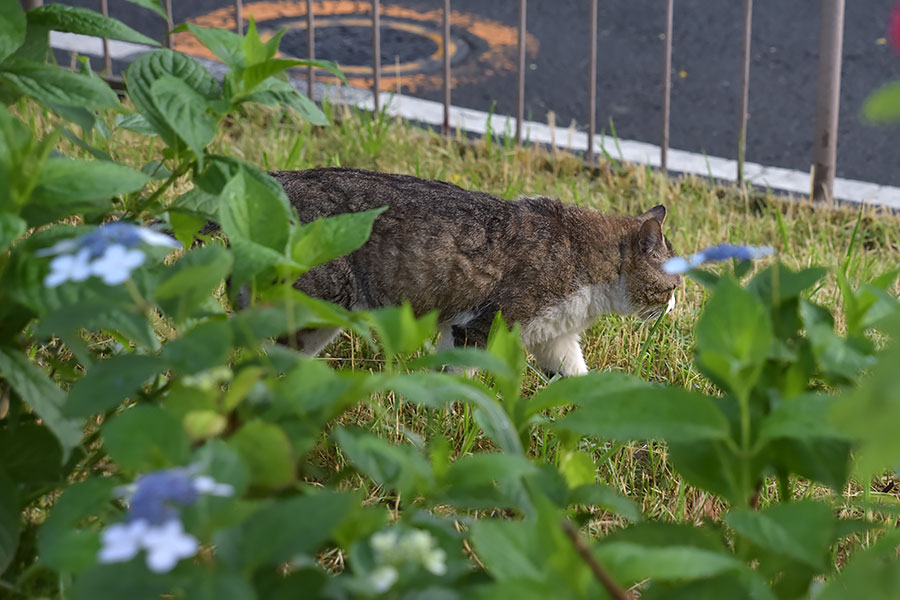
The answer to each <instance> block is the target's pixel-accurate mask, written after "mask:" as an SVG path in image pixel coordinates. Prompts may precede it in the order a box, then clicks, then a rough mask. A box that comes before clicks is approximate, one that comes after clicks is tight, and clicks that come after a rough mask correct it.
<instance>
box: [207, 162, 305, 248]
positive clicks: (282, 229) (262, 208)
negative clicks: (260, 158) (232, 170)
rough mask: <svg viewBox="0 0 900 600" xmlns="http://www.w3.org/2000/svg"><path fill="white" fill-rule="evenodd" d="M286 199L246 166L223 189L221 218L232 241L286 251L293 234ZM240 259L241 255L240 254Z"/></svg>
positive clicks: (220, 207)
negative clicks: (289, 236)
mask: <svg viewBox="0 0 900 600" xmlns="http://www.w3.org/2000/svg"><path fill="white" fill-rule="evenodd" d="M290 216H291V215H290V211H289V210H288V206H287V204H286V202H285V199H284V198H282V197H280V196H278V195H276V194H273V193H272V191H271V188H269V187H267V186H265V185H262V184H261V183H259V182H258V181H257V180H256V178H254V177H252V176H249V174H248V173H246V172H245V171H244V170H243V169H241V170H239V171H238V173H237V174H236V175H235V176H234V177H233V178H232V179H231V181H229V182H228V184H227V185H226V186H225V188H224V189H223V190H222V195H221V204H220V205H219V221H220V223H221V225H222V230H223V231H224V232H225V234H226V235H227V236H228V238H229V240H231V241H232V243H233V242H234V241H235V240H237V239H240V240H243V241H249V242H253V243H256V244H258V245H261V246H264V247H267V248H270V249H272V250H275V251H276V252H278V253H282V252H284V249H285V244H286V243H287V240H288V235H289V233H290V229H289V219H290ZM236 257H237V259H238V262H240V261H241V256H240V254H236Z"/></svg>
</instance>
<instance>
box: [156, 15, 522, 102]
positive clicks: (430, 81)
mask: <svg viewBox="0 0 900 600" xmlns="http://www.w3.org/2000/svg"><path fill="white" fill-rule="evenodd" d="M371 9H372V5H371V2H368V1H355V0H321V1H320V2H314V3H313V14H314V15H315V20H316V28H317V35H318V36H321V35H323V31H322V29H325V28H327V27H329V26H335V25H349V26H358V27H363V26H364V27H369V26H371V20H370V19H369V18H368V17H367V16H366V15H370V14H371ZM243 10H244V15H246V16H247V17H249V16H252V17H253V18H254V20H255V21H256V23H257V26H258V27H260V29H261V30H262V29H264V28H265V23H266V22H268V21H275V20H279V19H291V18H296V17H305V16H306V3H305V2H296V3H295V2H273V1H266V0H263V1H260V2H250V3H247V4H245V5H244V9H243ZM381 14H382V17H383V21H382V27H383V28H393V29H398V30H401V31H406V32H408V33H412V34H414V35H420V36H422V37H425V38H427V39H429V40H431V41H432V42H434V43H435V44H437V47H438V49H437V51H436V52H434V53H432V54H431V55H430V56H428V57H423V58H422V59H420V60H415V61H409V62H405V63H400V65H399V69H398V68H397V67H396V65H387V67H386V69H385V71H384V72H383V74H382V78H381V89H382V90H386V91H387V90H390V91H392V90H395V89H397V88H398V87H403V88H406V89H407V90H408V91H414V90H437V89H440V88H441V86H442V85H443V81H442V78H441V74H440V72H439V70H437V69H436V70H435V72H434V73H427V72H422V69H424V68H426V66H427V65H428V64H429V63H432V62H433V61H440V60H441V59H442V57H443V55H442V52H443V40H442V37H441V34H440V33H439V32H440V26H441V25H440V24H441V20H442V18H443V15H442V13H441V11H440V10H428V11H421V10H417V9H414V8H409V7H405V6H398V5H396V4H391V5H387V6H383V7H382V10H381ZM410 21H413V22H410ZM188 22H190V23H193V24H195V25H199V26H201V27H220V28H223V29H231V30H234V29H235V12H234V7H233V6H226V7H222V8H219V9H216V10H213V11H211V12H209V13H206V14H204V15H200V16H197V17H193V18H190V19H188ZM450 23H451V25H452V27H453V29H456V30H458V31H459V30H462V31H464V32H466V34H467V35H470V36H472V37H474V38H477V41H478V45H480V46H482V47H483V48H484V49H483V50H482V51H481V52H480V53H478V54H473V55H471V56H469V57H467V59H466V60H465V61H464V62H463V63H462V64H460V65H454V66H453V71H452V73H453V77H452V80H451V83H452V84H453V85H454V86H455V85H462V84H471V83H477V82H478V81H481V80H483V79H486V78H487V77H490V76H494V75H498V74H504V73H509V74H512V73H514V72H515V70H516V68H517V67H516V65H517V62H516V61H517V59H516V44H517V33H516V28H515V27H510V26H507V25H504V24H503V23H500V22H498V21H493V20H491V19H485V18H483V17H480V16H478V15H473V14H471V13H463V12H459V11H451V13H450ZM420 24H421V25H420ZM425 24H429V25H431V26H432V27H431V28H429V27H427V26H425ZM283 26H288V27H290V28H292V29H305V28H306V23H305V22H301V21H295V22H289V23H281V24H279V28H280V27H283ZM320 28H322V29H320ZM271 35H272V34H270V33H263V32H262V31H261V36H263V37H271ZM172 42H173V46H174V48H175V49H176V50H180V51H181V52H185V53H187V54H191V55H194V56H202V57H204V58H211V59H215V56H214V55H213V54H212V52H210V51H209V50H208V49H207V48H206V47H205V46H203V45H202V44H201V43H200V42H199V41H198V40H197V39H196V38H195V37H194V36H193V35H192V34H191V33H189V32H181V33H176V34H174V35H173V36H172ZM525 43H526V49H527V51H528V54H529V55H531V56H532V57H534V56H536V55H537V52H538V41H537V39H536V38H534V36H532V35H530V34H529V35H527V36H526V42H525ZM457 51H458V47H457V44H456V42H455V41H454V40H452V39H451V40H450V56H451V59H452V57H453V56H454V55H455V54H456V53H457ZM317 58H330V57H327V56H320V57H317ZM341 69H342V70H343V71H344V74H345V75H346V76H347V79H348V81H350V83H351V84H352V85H353V86H355V87H362V88H366V87H371V85H372V81H371V72H372V68H371V65H341ZM323 79H325V80H331V81H336V80H335V79H332V78H328V77H325V76H323Z"/></svg>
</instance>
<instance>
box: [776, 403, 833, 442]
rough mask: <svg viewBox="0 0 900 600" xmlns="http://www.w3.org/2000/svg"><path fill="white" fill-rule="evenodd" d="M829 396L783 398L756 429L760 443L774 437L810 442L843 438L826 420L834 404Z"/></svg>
mask: <svg viewBox="0 0 900 600" xmlns="http://www.w3.org/2000/svg"><path fill="white" fill-rule="evenodd" d="M835 400H836V399H835V398H834V397H833V396H825V395H822V394H804V395H802V396H795V397H794V398H791V399H789V400H784V401H783V402H782V403H781V405H780V406H778V407H777V408H776V409H775V410H773V411H772V412H771V413H770V414H769V415H768V416H767V417H766V418H765V420H764V421H763V423H762V426H761V427H760V431H759V440H760V443H763V442H767V441H769V440H773V439H778V438H789V439H795V440H803V441H811V440H819V439H823V438H824V439H836V440H842V439H846V436H845V434H843V433H842V432H841V431H840V430H839V429H838V428H837V427H835V426H834V425H833V424H832V423H830V422H829V420H828V414H829V412H830V411H831V410H832V409H833V407H834V405H835Z"/></svg>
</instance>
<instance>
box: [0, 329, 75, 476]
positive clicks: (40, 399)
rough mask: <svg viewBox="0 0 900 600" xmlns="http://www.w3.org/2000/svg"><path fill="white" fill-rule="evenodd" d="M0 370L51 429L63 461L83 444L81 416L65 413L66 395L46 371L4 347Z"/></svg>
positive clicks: (16, 352)
mask: <svg viewBox="0 0 900 600" xmlns="http://www.w3.org/2000/svg"><path fill="white" fill-rule="evenodd" d="M0 373H2V375H3V378H4V379H6V381H7V382H8V383H9V385H10V386H12V389H13V390H15V392H16V393H17V394H18V395H19V397H20V398H22V400H24V401H25V403H26V404H28V405H29V406H30V407H31V408H32V410H34V412H35V413H37V415H38V416H39V417H40V418H41V420H42V421H43V423H44V425H46V426H47V427H49V428H50V431H52V432H53V435H55V436H56V439H58V440H59V444H60V446H61V447H62V450H63V456H62V458H63V461H65V460H68V457H69V453H70V452H71V451H72V449H73V448H75V447H76V446H78V444H80V443H81V437H82V435H83V431H82V422H81V420H80V419H69V418H66V417H64V416H63V414H62V410H61V409H62V405H63V401H64V399H65V394H64V393H63V391H62V390H61V389H59V387H58V386H57V385H56V384H55V383H54V382H53V381H52V380H51V379H50V378H49V377H47V376H46V375H45V374H44V372H43V371H42V370H41V369H40V368H38V367H37V366H36V365H34V364H33V363H32V362H31V361H30V360H28V358H27V357H26V356H25V355H24V354H22V353H21V352H19V351H18V350H16V349H14V348H9V347H2V346H0Z"/></svg>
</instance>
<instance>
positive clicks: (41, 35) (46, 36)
mask: <svg viewBox="0 0 900 600" xmlns="http://www.w3.org/2000/svg"><path fill="white" fill-rule="evenodd" d="M49 52H50V28H49V27H44V26H42V25H35V24H34V23H28V25H27V26H26V27H25V42H24V43H23V44H22V45H21V46H19V47H18V48H17V49H16V51H15V52H13V53H12V54H11V55H10V56H9V58H14V59H23V60H30V61H33V62H37V63H43V62H44V61H46V60H47V54H48V53H49Z"/></svg>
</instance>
